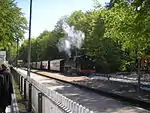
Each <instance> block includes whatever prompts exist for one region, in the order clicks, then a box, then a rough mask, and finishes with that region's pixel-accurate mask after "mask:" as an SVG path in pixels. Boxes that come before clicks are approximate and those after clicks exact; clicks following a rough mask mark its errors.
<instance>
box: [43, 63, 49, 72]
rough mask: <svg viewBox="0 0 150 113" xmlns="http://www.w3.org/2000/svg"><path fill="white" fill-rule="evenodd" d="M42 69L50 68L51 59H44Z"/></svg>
mask: <svg viewBox="0 0 150 113" xmlns="http://www.w3.org/2000/svg"><path fill="white" fill-rule="evenodd" d="M41 69H44V70H48V69H49V61H42V62H41Z"/></svg>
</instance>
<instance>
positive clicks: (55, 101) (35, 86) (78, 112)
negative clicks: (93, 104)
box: [12, 69, 94, 113]
mask: <svg viewBox="0 0 150 113" xmlns="http://www.w3.org/2000/svg"><path fill="white" fill-rule="evenodd" d="M12 73H13V76H14V78H15V80H16V82H17V83H18V84H19V87H20V91H21V94H22V95H23V96H24V99H25V100H27V102H28V111H31V109H33V110H34V111H35V112H36V113H94V112H93V111H90V110H89V109H88V108H86V107H84V106H82V105H80V104H78V103H76V102H74V101H73V100H71V99H69V98H67V97H65V96H63V95H62V94H60V93H58V92H56V91H54V90H51V89H48V88H46V87H45V86H44V85H43V84H40V83H38V82H37V81H35V80H33V79H30V78H27V77H26V75H23V74H22V73H20V72H18V71H16V70H15V69H12Z"/></svg>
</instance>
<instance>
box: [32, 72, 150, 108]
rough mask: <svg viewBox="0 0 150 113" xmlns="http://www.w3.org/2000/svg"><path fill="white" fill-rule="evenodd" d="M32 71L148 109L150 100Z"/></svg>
mask: <svg viewBox="0 0 150 113" xmlns="http://www.w3.org/2000/svg"><path fill="white" fill-rule="evenodd" d="M32 72H33V73H35V74H38V75H41V76H46V77H49V78H51V79H55V80H58V81H61V82H63V83H67V84H68V83H69V84H71V85H73V86H75V87H78V88H82V89H85V90H88V91H91V92H94V93H97V94H99V95H103V96H105V97H106V96H107V97H108V98H109V97H111V98H114V99H116V100H119V101H125V102H129V103H131V104H133V105H134V106H138V107H142V108H144V109H148V110H150V107H149V105H150V101H143V100H140V99H137V98H131V97H130V96H124V95H120V94H116V93H112V92H109V91H104V90H100V89H96V88H95V87H89V86H87V85H84V84H80V83H79V82H78V81H84V80H78V81H67V80H64V79H60V78H55V77H52V76H48V74H43V73H42V72H43V71H41V73H40V72H37V71H36V70H33V71H32ZM46 73H49V72H46Z"/></svg>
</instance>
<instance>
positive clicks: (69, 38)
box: [57, 23, 85, 57]
mask: <svg viewBox="0 0 150 113" xmlns="http://www.w3.org/2000/svg"><path fill="white" fill-rule="evenodd" d="M63 29H64V31H65V34H66V37H65V39H64V40H60V41H59V43H58V44H57V47H58V49H59V51H61V52H62V51H64V52H66V53H67V54H68V56H69V57H70V56H71V49H72V48H74V49H75V48H78V49H80V48H81V46H82V44H83V41H84V38H85V35H84V33H82V32H81V31H79V30H75V27H74V26H72V27H70V26H69V25H68V24H67V23H64V24H63Z"/></svg>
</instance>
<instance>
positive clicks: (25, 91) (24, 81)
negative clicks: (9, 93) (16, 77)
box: [23, 78, 27, 100]
mask: <svg viewBox="0 0 150 113" xmlns="http://www.w3.org/2000/svg"><path fill="white" fill-rule="evenodd" d="M26 81H27V79H26V78H25V79H24V92H23V93H24V99H25V100H26Z"/></svg>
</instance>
